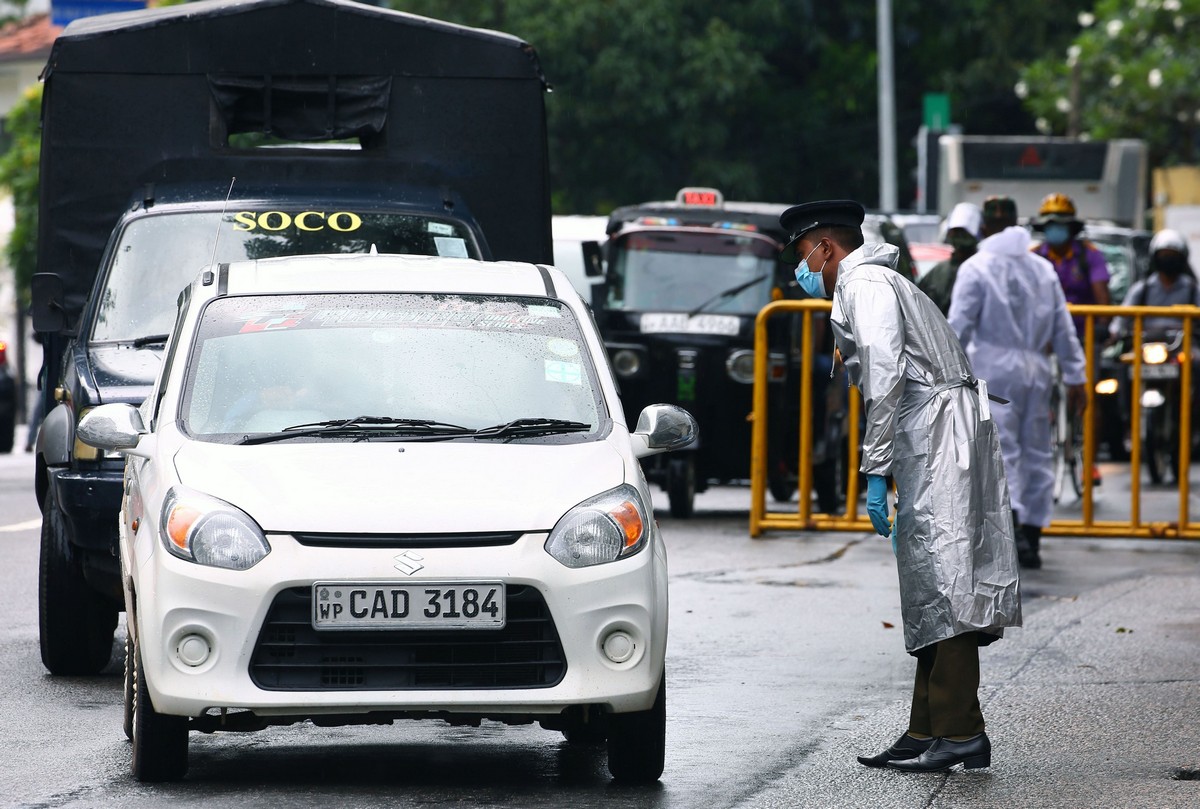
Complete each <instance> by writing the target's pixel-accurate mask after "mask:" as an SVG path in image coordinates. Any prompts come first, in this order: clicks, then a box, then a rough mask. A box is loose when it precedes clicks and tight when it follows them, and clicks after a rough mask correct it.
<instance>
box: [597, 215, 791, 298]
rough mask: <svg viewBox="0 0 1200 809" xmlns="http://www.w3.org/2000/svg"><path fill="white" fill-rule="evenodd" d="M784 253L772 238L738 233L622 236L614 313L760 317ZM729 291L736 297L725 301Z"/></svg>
mask: <svg viewBox="0 0 1200 809" xmlns="http://www.w3.org/2000/svg"><path fill="white" fill-rule="evenodd" d="M778 254H779V248H778V246H777V245H776V244H775V243H774V242H773V241H771V240H770V239H767V238H765V237H763V236H759V235H752V234H748V233H739V232H736V231H719V232H686V231H670V230H663V231H638V232H634V233H630V234H627V235H624V236H617V237H616V239H615V241H614V246H613V253H612V263H611V267H612V276H611V277H610V283H609V294H608V308H610V309H620V310H626V311H633V312H691V311H693V310H695V309H696V308H697V307H700V306H702V305H703V308H704V311H705V312H713V313H717V312H719V313H726V314H739V315H753V314H757V313H758V311H759V310H760V309H762V308H763V307H764V306H766V305H767V304H768V303H769V302H770V300H771V287H772V285H773V284H774V282H775V265H776V256H777V255H778ZM739 286H740V287H742V289H740V290H738V287H739ZM734 290H737V291H734ZM726 291H730V292H731V293H732V294H729V295H727V296H725V297H720V296H721V293H723V292H726ZM714 298H716V299H715V300H714ZM706 303H707V305H705V304H706Z"/></svg>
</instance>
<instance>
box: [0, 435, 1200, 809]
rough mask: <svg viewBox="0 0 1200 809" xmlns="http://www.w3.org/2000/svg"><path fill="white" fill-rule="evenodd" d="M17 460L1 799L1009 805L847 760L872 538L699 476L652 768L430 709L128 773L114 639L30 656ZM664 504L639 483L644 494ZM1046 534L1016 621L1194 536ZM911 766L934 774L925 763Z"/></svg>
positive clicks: (221, 738) (203, 752) (863, 644)
mask: <svg viewBox="0 0 1200 809" xmlns="http://www.w3.org/2000/svg"><path fill="white" fill-rule="evenodd" d="M31 475H32V462H31V460H30V459H29V456H22V455H14V456H0V569H3V570H4V571H5V576H4V579H3V581H4V583H5V596H6V597H5V600H4V602H5V603H6V604H7V607H8V609H7V615H6V620H5V621H4V622H3V626H0V648H2V650H3V651H0V697H2V702H3V706H4V708H3V711H0V762H2V764H0V805H5V806H9V805H11V806H30V807H33V806H38V807H60V806H62V807H82V806H97V805H101V804H103V805H105V806H152V805H164V804H168V803H169V804H170V805H172V806H200V805H203V806H205V807H227V806H228V807H233V806H238V807H243V806H248V805H253V806H276V805H289V806H312V807H318V806H319V807H327V806H348V807H353V806H402V807H418V806H430V805H435V806H464V807H474V806H495V807H518V806H519V807H559V806H566V805H570V806H573V807H659V806H663V807H666V806H670V807H759V806H777V805H778V806H788V805H812V806H822V805H828V806H855V805H859V806H861V805H871V804H885V803H889V801H899V803H897V804H896V805H914V806H921V805H924V806H931V805H960V806H964V805H969V806H991V805H1009V804H1000V803H995V802H991V801H990V800H989V799H988V797H987V791H986V790H984V791H983V792H980V791H979V790H978V789H976V790H974V791H972V790H968V791H967V792H965V793H952V794H955V795H956V797H955V799H954V801H952V802H951V803H949V804H942V803H939V802H937V801H936V800H934V798H932V797H931V795H935V796H936V794H937V792H938V791H939V790H943V789H944V786H938V787H937V789H936V790H935V789H933V787H931V786H930V784H932V783H934V782H930V781H926V782H919V783H914V782H911V781H910V782H909V783H907V784H899V785H897V782H895V780H894V774H889V775H892V776H893V780H892V781H887V780H881V779H873V778H871V777H869V775H868V774H865V773H867V771H865V770H864V771H863V772H859V771H860V770H863V768H861V767H859V766H858V765H857V764H852V762H851V761H849V759H850V758H851V755H850V754H851V753H853V752H862V753H874V752H877V751H876V750H875V749H873V747H872V748H871V749H861V747H856V745H859V746H869V745H875V744H877V743H878V742H880V741H884V740H886V741H891V737H894V736H895V735H896V734H897V733H898V732H899V731H901V730H902V729H903V723H904V720H905V719H906V718H907V717H906V704H907V697H908V691H909V688H910V684H911V677H912V671H913V664H912V662H911V658H909V657H908V656H907V655H906V654H905V653H904V650H903V648H902V647H903V643H902V639H901V636H900V630H899V628H898V627H896V626H895V625H896V624H898V623H899V621H898V593H897V587H896V574H895V567H894V563H893V559H892V555H891V551H890V548H889V547H888V545H887V543H886V542H884V541H883V540H881V539H878V538H875V537H869V536H865V535H861V534H832V533H829V534H809V535H797V534H772V535H768V538H766V539H762V540H751V539H749V537H748V534H747V520H746V514H745V508H746V504H747V502H748V491H747V490H746V489H744V488H737V487H732V488H722V489H718V490H714V491H712V492H710V493H708V494H706V495H704V496H703V497H702V498H701V499H700V501H699V512H698V515H697V517H696V518H695V519H693V520H690V521H687V522H683V521H676V520H671V519H670V518H669V517H668V516H667V515H666V513H665V512H662V511H660V512H659V514H658V517H659V519H660V522H661V524H662V527H663V531H664V534H665V536H666V538H667V543H668V546H669V553H670V566H671V585H670V586H671V592H670V597H671V628H670V632H671V638H670V643H669V648H668V657H667V666H668V703H667V704H668V709H667V710H668V751H667V762H666V772H665V774H664V776H663V779H662V782H661V783H660V784H659V785H657V786H654V787H649V788H645V787H643V788H621V787H617V786H614V785H612V784H611V783H610V782H609V779H608V775H607V771H606V768H605V758H604V753H603V750H602V748H596V749H590V748H583V749H579V748H572V747H568V746H567V745H566V744H565V743H564V741H563V739H562V737H561V736H560V735H559V734H557V733H552V732H549V731H545V730H542V729H541V728H540V727H537V726H531V727H506V726H503V725H499V724H491V723H484V725H483V726H482V727H480V728H451V727H448V726H446V725H444V724H442V723H440V722H433V721H425V722H402V723H398V724H396V725H393V726H383V727H348V728H332V729H329V728H317V727H313V726H311V725H298V726H293V727H290V728H273V729H269V730H266V731H262V732H259V733H253V734H244V735H243V734H227V735H212V736H201V735H199V734H192V737H191V739H192V741H191V769H190V772H189V775H188V777H187V779H186V781H184V782H182V783H179V784H174V785H141V784H138V783H136V782H135V781H133V780H132V778H131V777H130V775H129V744H128V742H126V740H125V738H124V736H123V734H122V733H121V677H120V664H119V662H118V658H117V656H116V654H115V653H114V658H113V662H112V664H111V665H110V667H109V669H108V671H107V672H106V673H105V674H104V675H101V676H98V677H92V678H52V677H50V676H48V675H47V674H46V673H45V671H44V670H43V668H42V666H41V663H40V660H39V658H38V644H37V611H36V592H37V587H36V565H37V542H38V528H37V523H38V514H37V510H36V505H35V504H34V501H33V496H32V492H31V491H30V479H31ZM1113 482H1114V483H1115V482H1116V481H1115V479H1113ZM1115 488H1116V487H1110V488H1109V490H1108V491H1115ZM665 502H666V498H665V497H661V498H659V505H660V506H665ZM1046 545H1047V554H1046V555H1047V565H1046V568H1045V569H1044V570H1043V571H1040V572H1039V573H1038V574H1035V575H1031V576H1030V577H1028V579H1027V581H1026V582H1025V608H1026V624H1027V627H1031V626H1036V625H1037V624H1038V622H1039V615H1042V616H1043V617H1044V619H1045V621H1049V620H1050V619H1051V618H1052V617H1053V616H1055V615H1059V613H1060V612H1061V611H1063V610H1070V609H1072V608H1073V607H1075V605H1076V602H1077V601H1079V599H1080V598H1081V597H1086V596H1087V594H1089V593H1102V592H1105V589H1104V588H1111V587H1113V586H1117V585H1120V584H1121V583H1122V582H1128V581H1134V580H1135V579H1136V578H1137V577H1138V576H1139V575H1143V574H1145V573H1146V572H1147V571H1150V572H1164V573H1166V572H1170V571H1172V570H1178V569H1179V568H1180V567H1181V566H1190V567H1191V568H1192V569H1194V568H1195V566H1196V564H1197V561H1200V547H1197V546H1195V545H1194V544H1189V543H1166V542H1155V543H1144V542H1143V543H1134V542H1120V541H1118V542H1103V543H1102V542H1096V541H1090V540H1082V541H1081V540H1048V541H1047V543H1046ZM1068 618H1069V616H1067V615H1066V613H1062V620H1064V621H1068ZM1068 623H1069V621H1068ZM1022 631H1025V630H1022ZM1027 634H1028V635H1029V637H1033V636H1034V635H1035V633H1033V632H1028V633H1027ZM121 640H123V630H121V631H119V633H118V641H121ZM1023 642H1025V641H1023V640H1022V636H1021V634H1020V632H1018V633H1017V634H1016V635H1015V636H1014V639H1013V640H1012V641H1009V640H1006V641H1004V642H1003V643H1002V644H998V645H997V647H993V648H1000V647H1002V646H1006V647H1009V648H1010V653H1009V654H1007V655H1006V656H993V655H990V654H989V652H988V651H985V653H984V672H983V677H984V682H985V687H986V684H987V682H988V679H989V676H990V675H993V674H995V675H996V676H1008V674H1006V672H1009V670H1010V669H1011V668H1012V667H1013V666H1014V665H1015V664H1014V663H1013V659H1014V658H1013V655H1014V654H1017V653H1018V652H1019V651H1020V649H1021V646H1020V644H1022V643H1023ZM114 652H115V649H114ZM986 710H988V707H987V704H986V702H985V711H986ZM1002 738H1003V736H1002V734H1001V739H1002ZM839 745H843V746H845V747H846V749H845V750H842V749H841V748H840V747H839ZM999 749H1002V748H999V747H998V750H999ZM831 751H833V752H832V753H831ZM831 755H832V756H833V758H832V759H830V756H831ZM812 762H819V763H820V767H821V768H828V769H830V773H829V780H828V790H827V791H826V789H825V787H823V786H822V784H824V783H825V778H826V776H825V774H824V772H823V770H821V771H817V772H815V773H814V772H812V771H811V766H810V769H809V775H808V776H806V777H808V778H809V779H810V781H811V783H808V786H806V787H804V788H805V790H806V791H805V792H804V793H803V795H802V796H798V793H793V792H790V791H789V790H794V789H797V788H799V787H797V786H795V785H797V784H799V785H803V784H804V783H806V782H805V781H804V778H803V777H801V778H799V780H797V775H796V773H797V772H801V773H803V772H804V771H805V769H804V768H805V766H806V763H807V764H809V765H811V763H812ZM1000 772H1001V774H1002V772H1003V771H1000ZM839 773H840V774H841V776H844V777H841V776H839V775H838V774H839ZM1051 777H1053V774H1052V775H1051ZM928 778H942V779H943V781H942V782H941V783H942V784H943V785H944V783H945V778H944V776H930V777H928ZM812 779H815V780H812ZM839 779H840V780H839ZM950 782H951V783H955V782H954V781H953V778H951V779H950ZM1002 782H1003V778H1001V779H1000V781H999V782H998V783H1002ZM958 783H963V782H958ZM967 783H970V782H967ZM973 783H975V784H980V783H985V782H981V781H978V780H976V781H975V782H973ZM847 790H849V791H847ZM854 790H858V792H855V791H854ZM896 790H899V791H896ZM931 790H933V791H932V792H931ZM997 794H999V793H997ZM1190 794H1192V795H1195V794H1196V793H1194V792H1193V793H1190ZM889 796H890V797H889ZM1012 805H1020V803H1019V802H1018V803H1014V804H1012ZM1029 805H1033V804H1029ZM1046 805H1056V804H1046ZM1057 805H1072V804H1070V802H1069V801H1068V802H1066V803H1062V804H1057ZM1157 805H1174V804H1172V803H1169V802H1168V803H1162V802H1161V800H1160V801H1159V803H1158V804H1157ZM1179 805H1187V804H1179Z"/></svg>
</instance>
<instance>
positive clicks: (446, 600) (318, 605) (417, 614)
mask: <svg viewBox="0 0 1200 809" xmlns="http://www.w3.org/2000/svg"><path fill="white" fill-rule="evenodd" d="M504 604H505V598H504V583H503V582H498V581H492V582H455V583H453V584H448V583H442V582H344V581H339V582H317V583H316V584H314V585H313V588H312V605H313V611H312V625H313V628H314V629H352V630H372V629H389V630H390V629H503V628H504V622H505V614H504Z"/></svg>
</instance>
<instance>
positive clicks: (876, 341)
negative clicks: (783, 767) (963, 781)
mask: <svg viewBox="0 0 1200 809" xmlns="http://www.w3.org/2000/svg"><path fill="white" fill-rule="evenodd" d="M863 217H864V211H863V207H862V206H861V205H860V204H858V203H857V202H854V201H851V200H832V201H822V202H809V203H805V204H803V205H797V206H795V207H792V208H789V209H788V210H786V211H784V213H783V215H782V216H781V217H780V222H781V223H782V225H783V227H784V228H785V229H787V230H788V231H789V232H790V233H791V234H792V236H793V238H792V240H791V241H790V242H789V243H788V245H787V246H786V247H785V248H784V252H783V256H784V260H785V261H792V260H797V259H800V266H799V267H798V268H797V270H796V280H797V283H798V284H799V285H800V287H801V288H802V289H804V290H805V291H806V292H807V293H808V294H809V295H811V296H813V297H817V298H829V297H832V298H833V311H832V313H831V314H830V324H831V325H832V327H833V334H834V342H835V343H836V345H837V347H838V350H839V351H840V353H841V356H842V359H843V361H844V362H845V363H846V370H847V372H848V373H849V375H850V380H851V381H852V382H853V383H854V384H855V386H857V387H858V389H859V391H860V392H861V394H862V397H863V401H864V404H865V408H866V427H865V431H864V433H863V448H862V467H861V469H862V472H863V473H864V474H865V475H866V478H867V514H868V515H869V516H870V518H871V523H872V525H873V526H874V527H875V530H876V531H877V532H878V533H879V534H880V535H882V536H891V537H892V549H893V551H894V552H895V554H896V559H897V563H898V568H899V576H900V602H901V613H902V620H903V625H904V644H905V647H906V648H907V650H908V652H909V653H910V654H912V655H913V656H915V657H916V658H917V675H916V681H915V684H914V686H913V698H912V710H911V713H910V717H909V724H908V730H907V732H906V733H904V734H903V735H901V736H900V738H899V739H898V740H897V741H896V742H895V743H894V744H893V745H892V746H891V747H889V748H888V749H887V750H885V751H883V752H882V753H879V754H878V755H875V756H869V757H868V756H859V758H858V760H859V762H861V763H862V764H865V765H866V766H868V767H883V766H887V767H892V768H895V769H901V770H910V771H915V772H933V771H939V770H946V769H949V768H950V767H952V766H954V765H956V764H960V763H961V764H963V765H964V766H965V767H968V768H977V767H987V766H990V764H991V742H990V741H989V740H988V737H987V734H986V733H985V732H984V722H983V713H982V711H981V710H980V706H979V647H980V646H983V645H986V644H988V643H991V642H992V641H995V640H997V639H998V638H1000V637H1001V636H1002V635H1003V633H1004V628H1005V627H1010V626H1020V625H1021V599H1020V594H1019V592H1018V574H1017V558H1016V549H1015V545H1014V542H1013V525H1012V514H1011V511H1010V510H1009V505H1008V485H1007V481H1006V480H1005V477H1004V463H1003V460H1002V458H1001V455H1000V444H999V441H998V439H997V437H996V430H995V425H994V423H993V422H992V420H991V412H990V408H989V404H988V399H987V395H986V385H985V384H983V383H977V381H976V379H975V377H974V376H973V375H972V373H971V366H970V363H969V362H968V361H967V357H966V355H965V354H964V353H963V350H962V347H961V346H960V344H959V342H958V338H957V336H956V335H955V334H954V332H953V331H952V330H951V329H950V326H949V325H948V324H947V323H946V319H945V318H944V317H942V314H941V312H940V311H938V308H937V306H936V305H935V304H934V303H933V302H932V301H930V300H929V298H928V297H926V296H925V294H924V293H922V292H921V291H920V290H918V289H917V287H916V286H915V285H914V284H913V283H912V282H911V281H909V280H907V279H906V278H904V277H902V276H901V275H900V274H899V273H896V272H894V271H893V270H894V268H895V266H896V264H897V262H898V260H899V251H898V250H897V248H895V247H894V246H892V245H889V244H864V243H863V235H862V229H861V225H862V221H863ZM888 475H891V476H892V477H893V478H894V480H895V483H896V497H897V504H896V516H895V521H894V524H891V525H889V513H890V508H889V506H888V503H887V483H886V477H887V476H888Z"/></svg>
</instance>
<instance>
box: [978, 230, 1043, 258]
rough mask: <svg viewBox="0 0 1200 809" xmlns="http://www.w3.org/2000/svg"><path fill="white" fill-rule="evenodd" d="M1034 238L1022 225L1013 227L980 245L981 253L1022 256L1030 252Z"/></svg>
mask: <svg viewBox="0 0 1200 809" xmlns="http://www.w3.org/2000/svg"><path fill="white" fill-rule="evenodd" d="M1032 241H1033V237H1032V236H1030V235H1029V231H1028V230H1026V229H1025V228H1023V227H1021V226H1020V225H1013V226H1012V227H1007V228H1005V229H1004V230H1002V231H1000V232H999V233H997V234H996V235H994V236H988V237H987V238H986V239H984V240H983V241H981V242H980V243H979V250H980V252H986V253H997V254H999V255H1002V256H1020V255H1024V254H1025V253H1028V252H1029V245H1030V244H1031V243H1032Z"/></svg>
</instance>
